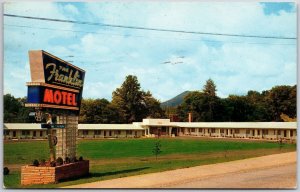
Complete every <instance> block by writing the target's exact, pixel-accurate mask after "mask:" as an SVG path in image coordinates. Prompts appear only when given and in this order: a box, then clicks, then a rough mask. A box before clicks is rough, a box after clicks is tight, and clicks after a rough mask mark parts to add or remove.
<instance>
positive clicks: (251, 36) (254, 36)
mask: <svg viewBox="0 0 300 192" xmlns="http://www.w3.org/2000/svg"><path fill="white" fill-rule="evenodd" d="M4 16H7V17H17V18H24V19H33V20H43V21H53V22H64V23H74V24H83V25H98V26H104V27H115V28H126V29H135V30H147V31H160V32H172V33H186V34H196V35H214V36H229V37H248V38H264V39H293V40H294V39H296V37H279V36H262V35H242V34H228V33H227V34H226V33H209V32H197V31H186V30H172V29H161V28H148V27H138V26H128V25H113V24H105V23H97V22H88V21H74V20H65V19H52V18H44V17H30V16H23V15H13V14H4Z"/></svg>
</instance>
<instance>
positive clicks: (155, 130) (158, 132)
mask: <svg viewBox="0 0 300 192" xmlns="http://www.w3.org/2000/svg"><path fill="white" fill-rule="evenodd" d="M169 129H170V128H169V127H164V126H160V127H153V126H151V127H149V132H150V134H154V135H155V136H159V137H160V136H169Z"/></svg>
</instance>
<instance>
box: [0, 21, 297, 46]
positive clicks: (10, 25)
mask: <svg viewBox="0 0 300 192" xmlns="http://www.w3.org/2000/svg"><path fill="white" fill-rule="evenodd" d="M4 25H5V26H9V27H20V28H29V29H42V30H53V31H65V32H74V33H87V34H88V33H92V34H98V35H99V34H100V35H112V36H126V35H124V34H114V33H101V32H94V31H78V30H76V31H75V30H69V29H58V28H55V29H54V28H47V27H36V26H34V27H33V26H28V25H12V24H4ZM130 36H131V37H139V38H149V37H146V36H141V35H130ZM150 38H158V39H172V40H183V41H204V42H219V43H240V44H244V43H245V44H263V45H295V44H294V43H263V42H240V41H220V40H207V39H186V38H167V37H150Z"/></svg>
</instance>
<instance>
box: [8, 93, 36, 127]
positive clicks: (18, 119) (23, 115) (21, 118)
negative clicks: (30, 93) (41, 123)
mask: <svg viewBox="0 0 300 192" xmlns="http://www.w3.org/2000/svg"><path fill="white" fill-rule="evenodd" d="M25 102H26V98H15V97H14V96H12V95H11V94H5V95H4V97H3V103H4V111H3V113H4V122H5V123H32V122H34V121H35V120H34V118H33V117H29V113H30V112H32V111H34V109H33V108H27V107H25Z"/></svg>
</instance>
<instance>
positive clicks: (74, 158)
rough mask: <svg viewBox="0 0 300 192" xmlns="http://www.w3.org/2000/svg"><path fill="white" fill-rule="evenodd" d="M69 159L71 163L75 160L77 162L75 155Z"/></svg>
mask: <svg viewBox="0 0 300 192" xmlns="http://www.w3.org/2000/svg"><path fill="white" fill-rule="evenodd" d="M70 161H71V163H75V162H77V161H78V160H77V158H76V157H72V158H71V159H70Z"/></svg>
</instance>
